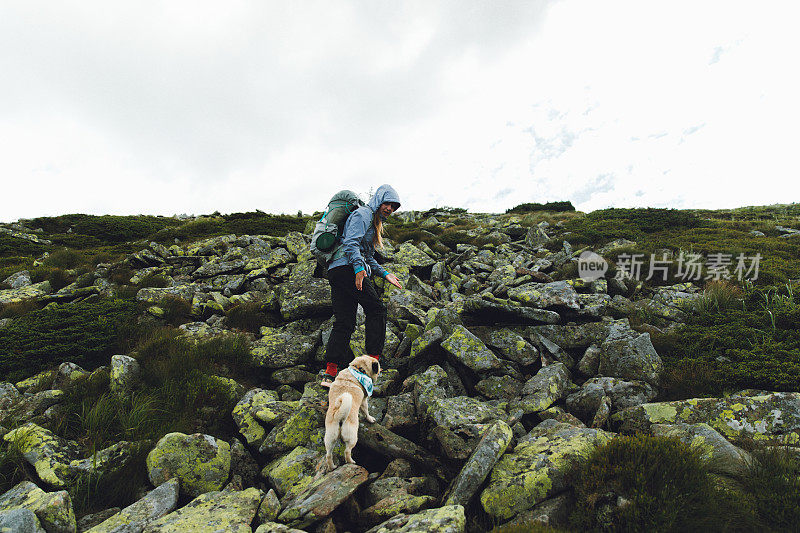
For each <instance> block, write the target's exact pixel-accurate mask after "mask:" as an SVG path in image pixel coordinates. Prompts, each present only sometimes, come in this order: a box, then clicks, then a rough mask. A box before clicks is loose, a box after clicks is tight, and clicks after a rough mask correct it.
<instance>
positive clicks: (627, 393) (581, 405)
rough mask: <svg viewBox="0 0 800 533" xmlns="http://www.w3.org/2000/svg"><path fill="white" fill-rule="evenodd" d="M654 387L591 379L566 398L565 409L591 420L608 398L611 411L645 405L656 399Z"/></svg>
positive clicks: (612, 379)
mask: <svg viewBox="0 0 800 533" xmlns="http://www.w3.org/2000/svg"><path fill="white" fill-rule="evenodd" d="M656 394H657V391H656V389H655V387H653V386H652V385H650V384H649V383H645V382H644V381H625V380H623V379H619V378H605V377H600V378H592V379H589V380H587V381H586V382H585V383H584V384H583V385H582V386H581V390H579V391H578V392H576V393H574V394H570V395H569V396H567V409H569V411H570V412H571V413H572V414H574V415H576V416H578V417H579V418H581V419H582V420H587V419H588V420H591V419H592V417H594V415H595V413H596V412H597V409H599V408H600V405H601V404H602V403H603V399H604V398H606V397H608V398H609V400H610V402H611V403H610V408H611V410H612V411H619V410H621V409H627V408H628V407H633V406H635V405H641V404H643V403H647V402H649V401H650V400H652V399H653V398H655V397H656Z"/></svg>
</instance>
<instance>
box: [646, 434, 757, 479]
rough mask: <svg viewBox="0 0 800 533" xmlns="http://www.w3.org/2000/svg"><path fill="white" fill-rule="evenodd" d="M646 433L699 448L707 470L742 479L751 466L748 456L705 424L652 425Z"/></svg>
mask: <svg viewBox="0 0 800 533" xmlns="http://www.w3.org/2000/svg"><path fill="white" fill-rule="evenodd" d="M650 431H651V433H652V434H653V435H656V436H659V437H677V438H678V439H680V440H681V441H683V442H685V443H686V444H689V445H690V446H691V447H692V448H697V449H699V450H700V452H701V453H702V455H703V459H705V460H706V461H707V462H708V466H709V469H710V470H711V471H712V472H716V473H718V474H724V475H727V476H734V477H742V476H745V475H747V473H748V468H749V467H750V466H751V465H752V464H753V458H752V456H751V455H750V454H749V453H747V452H746V451H744V450H742V449H741V448H739V447H737V446H734V445H733V444H731V443H730V442H728V441H727V440H726V439H725V437H723V436H722V435H720V434H719V432H717V431H716V430H714V428H712V427H711V426H709V425H708V424H703V423H700V424H653V425H652V426H650Z"/></svg>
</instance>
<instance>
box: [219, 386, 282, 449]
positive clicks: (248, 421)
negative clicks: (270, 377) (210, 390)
mask: <svg viewBox="0 0 800 533" xmlns="http://www.w3.org/2000/svg"><path fill="white" fill-rule="evenodd" d="M278 401H279V400H278V394H277V393H276V392H275V391H265V390H263V389H251V390H249V391H247V393H246V394H245V395H244V396H243V397H242V399H241V400H239V403H237V404H236V406H235V407H234V408H233V412H232V413H231V416H232V417H233V421H234V422H236V425H237V426H238V427H239V433H241V434H242V436H243V437H244V438H245V440H246V441H247V443H248V444H250V445H251V446H260V445H261V443H262V442H263V441H264V437H266V436H267V430H266V428H264V426H262V425H261V424H260V423H259V422H258V420H256V418H255V416H254V414H255V412H256V411H257V410H258V409H259V408H261V407H262V406H264V407H267V406H269V405H272V404H275V403H276V402H278ZM287 418H288V414H287ZM278 419H279V416H278V415H276V416H275V417H274V418H272V420H273V421H276V420H278Z"/></svg>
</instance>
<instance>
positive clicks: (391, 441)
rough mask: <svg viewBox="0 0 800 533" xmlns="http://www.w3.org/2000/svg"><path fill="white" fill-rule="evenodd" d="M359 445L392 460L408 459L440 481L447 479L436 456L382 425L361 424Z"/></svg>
mask: <svg viewBox="0 0 800 533" xmlns="http://www.w3.org/2000/svg"><path fill="white" fill-rule="evenodd" d="M358 445H359V446H364V447H366V448H369V449H370V450H372V451H374V452H377V453H379V454H381V455H383V456H386V457H390V458H392V459H407V460H408V461H411V462H413V463H415V464H417V465H420V466H421V467H422V468H424V469H425V470H426V471H427V472H431V473H433V474H434V475H435V476H436V477H438V478H439V479H447V473H446V472H445V470H444V467H443V466H442V464H441V462H440V461H439V459H438V458H437V457H436V456H435V455H433V454H432V453H430V452H429V451H428V450H426V449H425V448H422V447H421V446H417V445H416V444H414V443H413V442H411V441H410V440H408V439H405V438H403V437H401V436H399V435H397V434H395V433H392V432H391V431H389V430H388V429H386V428H385V427H383V426H381V425H380V424H360V425H359V427H358Z"/></svg>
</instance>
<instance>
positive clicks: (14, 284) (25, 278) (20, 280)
mask: <svg viewBox="0 0 800 533" xmlns="http://www.w3.org/2000/svg"><path fill="white" fill-rule="evenodd" d="M3 283H5V284H6V285H10V286H11V288H12V289H21V288H23V287H28V286H30V285H31V274H30V272H28V271H27V270H22V271H20V272H16V273H14V274H11V275H10V276H8V277H7V278H6V279H4V280H3Z"/></svg>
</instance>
